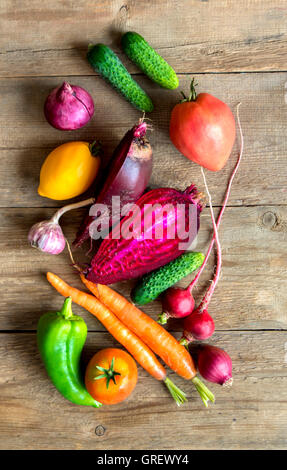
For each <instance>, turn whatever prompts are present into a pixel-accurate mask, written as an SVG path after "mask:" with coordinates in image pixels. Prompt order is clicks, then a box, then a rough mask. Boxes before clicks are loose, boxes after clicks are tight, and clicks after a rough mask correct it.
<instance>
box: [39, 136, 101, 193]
mask: <svg viewBox="0 0 287 470" xmlns="http://www.w3.org/2000/svg"><path fill="white" fill-rule="evenodd" d="M98 154H99V147H98V146H97V145H96V142H95V143H93V144H91V145H90V144H89V143H88V142H67V143H66V144H63V145H60V146H59V147H57V148H55V149H54V150H53V151H52V152H51V153H49V155H48V156H47V158H46V160H45V161H44V163H43V165H42V168H41V172H40V184H39V188H38V193H39V194H40V196H44V197H48V198H50V199H56V200H58V201H60V200H63V199H70V198H73V197H76V196H79V195H80V194H82V193H84V192H85V191H86V190H87V189H88V188H89V187H90V186H91V184H92V183H93V181H94V180H95V177H96V175H97V173H98V170H99V167H100V158H99V156H97V155H98Z"/></svg>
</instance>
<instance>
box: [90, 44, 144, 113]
mask: <svg viewBox="0 0 287 470" xmlns="http://www.w3.org/2000/svg"><path fill="white" fill-rule="evenodd" d="M87 58H88V61H89V62H90V64H91V66H92V67H93V68H94V69H95V70H96V71H97V72H99V73H100V74H101V76H102V77H103V78H104V79H105V80H106V81H107V82H109V83H110V84H111V85H112V86H113V87H114V88H115V89H116V90H117V91H119V92H120V93H121V94H122V95H123V96H124V97H125V98H126V99H127V100H128V101H129V102H130V103H131V104H133V105H134V106H135V107H136V108H137V109H139V110H140V111H143V112H150V111H152V110H153V103H152V100H151V99H150V97H149V96H148V95H147V94H146V93H145V91H144V90H143V89H142V88H141V87H140V86H139V85H138V84H137V83H136V82H135V81H134V80H133V79H132V77H131V75H130V74H129V72H128V71H127V69H126V68H125V67H124V65H123V64H122V63H121V61H120V59H119V58H118V57H117V56H116V54H115V53H114V52H113V51H112V50H111V49H110V48H109V47H108V46H105V44H96V45H93V44H91V45H90V46H89V48H88V54H87Z"/></svg>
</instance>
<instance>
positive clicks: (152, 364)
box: [47, 272, 186, 405]
mask: <svg viewBox="0 0 287 470" xmlns="http://www.w3.org/2000/svg"><path fill="white" fill-rule="evenodd" d="M47 279H48V281H49V283H50V284H51V285H52V286H53V287H54V288H55V289H56V290H57V291H58V292H59V293H60V294H62V295H63V296H64V297H71V298H72V300H73V302H75V303H76V304H78V305H80V306H81V307H84V308H85V309H86V310H88V311H89V312H90V313H91V314H92V315H94V316H95V317H96V318H97V319H98V320H99V321H100V322H101V323H102V324H103V325H104V326H105V327H106V329H107V330H108V331H109V332H110V333H111V335H112V336H113V337H114V338H115V339H116V340H117V341H118V342H119V343H121V344H122V345H123V346H124V347H125V348H126V349H127V350H128V351H129V352H130V353H131V354H132V356H133V357H134V358H135V359H136V360H137V362H138V363H139V364H140V365H141V366H142V367H143V368H144V369H145V370H146V371H147V372H148V373H149V374H151V375H152V376H153V377H154V378H155V379H157V380H162V381H163V382H164V383H165V385H166V386H167V388H168V390H169V391H170V393H171V395H172V397H173V398H174V399H175V401H176V403H177V404H178V405H180V404H182V403H183V402H184V401H186V396H185V393H184V392H182V391H181V390H180V389H179V388H178V387H177V386H176V385H175V384H174V383H173V382H172V381H171V380H170V379H169V378H168V377H167V376H166V370H165V369H164V367H163V366H162V365H161V364H160V362H159V361H158V359H157V358H156V356H155V355H154V353H153V352H152V351H151V350H150V348H149V347H148V346H147V345H146V344H145V343H144V342H143V341H142V340H141V339H140V338H138V336H136V335H135V334H134V333H132V332H131V331H130V330H129V329H128V328H127V327H126V326H125V325H124V324H123V323H122V322H121V321H120V320H119V319H118V318H117V317H116V316H115V315H114V314H113V313H112V312H111V311H110V310H109V308H107V307H106V306H105V305H103V304H102V303H101V302H100V301H99V300H98V299H96V298H95V297H94V296H93V295H89V294H86V293H85V292H82V291H80V290H78V289H75V288H74V287H71V286H70V285H69V284H67V283H66V282H64V281H63V280H62V279H61V278H59V277H58V276H57V275H56V274H53V273H50V272H48V273H47Z"/></svg>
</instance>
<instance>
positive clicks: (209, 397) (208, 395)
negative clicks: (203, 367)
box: [192, 376, 215, 408]
mask: <svg viewBox="0 0 287 470" xmlns="http://www.w3.org/2000/svg"><path fill="white" fill-rule="evenodd" d="M192 383H193V385H194V386H195V388H196V390H197V391H198V393H199V395H200V398H201V399H202V401H203V403H204V406H205V407H206V408H207V407H208V402H209V401H211V402H212V403H214V402H215V396H214V395H213V393H212V392H211V391H210V390H209V389H208V388H207V386H206V385H204V383H203V382H202V381H201V380H200V379H199V378H198V377H196V376H195V377H193V379H192Z"/></svg>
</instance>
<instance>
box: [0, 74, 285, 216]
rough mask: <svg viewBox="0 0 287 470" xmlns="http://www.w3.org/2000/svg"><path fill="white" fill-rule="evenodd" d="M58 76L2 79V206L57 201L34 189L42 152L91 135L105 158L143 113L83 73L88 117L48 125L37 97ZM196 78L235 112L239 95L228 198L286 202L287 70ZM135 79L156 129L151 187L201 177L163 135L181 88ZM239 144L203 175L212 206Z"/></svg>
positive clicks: (183, 82)
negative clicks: (239, 131) (64, 126)
mask: <svg viewBox="0 0 287 470" xmlns="http://www.w3.org/2000/svg"><path fill="white" fill-rule="evenodd" d="M64 78H65V77H61V78H37V79H31V78H29V79H28V78H27V79H9V80H7V79H2V80H0V95H1V110H2V113H1V115H0V126H1V129H2V131H3V132H2V133H1V134H0V177H1V188H0V205H1V206H2V207H3V206H4V207H5V206H19V207H23V206H26V207H27V206H28V207H29V206H55V205H57V204H58V205H62V202H60V203H57V202H55V201H52V200H49V199H46V198H41V197H40V196H38V195H37V193H36V191H37V186H38V181H39V171H40V167H41V164H42V162H43V160H44V158H45V157H46V155H48V153H49V152H50V151H51V150H52V149H53V148H54V147H56V146H57V145H60V144H61V143H64V142H66V141H70V140H87V141H93V140H94V139H95V138H97V139H98V140H101V141H102V143H103V146H104V149H105V154H106V159H108V158H109V156H110V155H111V151H112V149H113V148H114V147H115V146H116V144H117V143H118V142H119V140H120V139H121V138H122V137H123V135H124V133H125V132H126V131H127V130H128V129H129V128H130V127H132V126H133V125H134V124H135V122H137V120H138V119H139V117H140V116H141V115H140V114H139V112H138V111H136V110H135V109H134V108H133V107H132V106H131V105H130V104H129V103H127V102H126V101H125V100H124V99H123V98H122V97H120V96H119V95H118V94H117V93H116V92H115V91H114V90H112V89H111V87H109V86H108V85H107V84H106V83H104V82H103V80H102V79H100V78H99V77H81V78H77V80H76V83H77V84H78V85H80V86H83V87H85V88H87V90H89V91H90V92H91V93H92V95H93V97H94V99H95V103H96V112H95V115H94V117H93V119H92V120H91V121H90V123H89V124H88V125H87V126H86V127H84V128H83V129H79V130H78V131H73V132H61V131H58V130H56V129H53V128H52V127H51V126H49V125H48V123H47V122H46V121H45V118H44V115H43V111H42V109H43V103H44V101H45V97H46V96H47V93H48V91H49V90H50V89H52V88H53V87H55V86H56V85H57V84H59V83H60V82H61V81H62V80H64ZM196 80H197V81H198V83H199V85H198V91H199V92H200V91H207V90H208V91H209V92H210V93H212V94H214V95H215V96H217V97H218V98H220V99H222V100H224V101H225V102H227V103H228V104H229V105H230V106H231V107H232V109H233V110H234V111H235V106H236V104H237V103H238V102H239V101H242V105H241V108H240V115H241V122H242V127H243V131H244V136H245V151H244V157H243V161H242V165H241V167H240V170H239V173H238V176H237V177H236V179H235V181H234V184H233V187H232V193H231V197H230V200H229V204H230V205H242V204H244V205H250V204H260V205H263V204H267V205H268V204H286V203H287V192H286V152H287V140H286V126H287V113H286V103H285V100H284V93H285V82H286V74H284V73H272V74H240V75H239V74H226V75H220V77H219V76H215V75H204V76H196ZM145 82H146V83H145ZM141 83H142V84H144V85H145V88H146V90H147V91H148V92H149V93H150V95H151V96H152V98H153V100H154V102H155V112H153V113H151V114H150V118H151V119H152V124H153V127H154V131H153V132H152V133H151V134H150V140H151V143H152V145H153V149H154V169H153V175H152V178H151V182H150V185H151V186H153V187H154V186H162V185H164V186H169V185H170V186H173V187H177V188H181V189H184V188H185V187H187V186H188V185H189V184H190V183H191V181H195V182H198V181H201V174H200V167H199V166H198V165H196V164H194V163H192V162H190V161H189V160H188V159H186V158H185V157H184V156H183V155H181V154H180V153H179V152H178V151H177V150H176V149H175V147H174V146H173V145H172V143H171V141H170V139H169V135H168V129H169V119H170V112H171V110H172V108H173V106H174V105H175V104H176V103H177V102H178V100H179V92H178V91H169V90H160V89H159V87H157V86H155V85H153V84H151V83H150V82H149V81H147V80H145V79H143V78H142V79H141ZM189 83H190V77H188V76H180V89H183V90H186V91H187V90H188V88H189ZM1 148H2V150H1ZM238 148H239V147H238V143H236V144H235V146H234V150H233V155H232V157H231V158H230V160H229V162H228V163H227V165H226V167H225V168H224V169H223V170H222V171H220V172H218V173H216V174H214V173H209V174H208V179H209V184H210V190H211V192H212V195H213V199H214V203H215V204H217V205H218V204H220V203H221V201H222V198H223V194H224V191H225V188H226V184H227V180H228V176H229V174H230V172H231V168H232V167H233V166H234V162H235V160H236V156H237V152H238ZM250 175H252V177H250Z"/></svg>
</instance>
